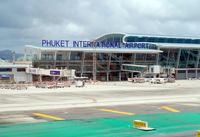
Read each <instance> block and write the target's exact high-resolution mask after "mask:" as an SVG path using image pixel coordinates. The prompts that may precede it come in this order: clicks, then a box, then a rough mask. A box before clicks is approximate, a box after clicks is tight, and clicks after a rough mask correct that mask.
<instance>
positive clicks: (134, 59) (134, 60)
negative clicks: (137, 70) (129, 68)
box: [133, 53, 136, 64]
mask: <svg viewBox="0 0 200 137" xmlns="http://www.w3.org/2000/svg"><path fill="white" fill-rule="evenodd" d="M135 62H136V53H134V58H133V64H135Z"/></svg>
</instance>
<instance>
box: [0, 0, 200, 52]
mask: <svg viewBox="0 0 200 137" xmlns="http://www.w3.org/2000/svg"><path fill="white" fill-rule="evenodd" d="M199 5H200V1H199V0H190V1H188V0H176V1H174V0H126V1H124V0H101V1H99V0H59V1H57V0H51V1H49V0H42V1H39V0H29V1H27V0H12V1H11V0H1V1H0V19H1V21H0V32H1V33H0V40H1V43H0V47H1V49H5V48H12V49H16V50H18V51H23V48H22V47H23V45H25V44H27V43H28V44H31V43H33V44H37V45H39V44H40V42H41V40H42V39H44V38H48V39H71V40H73V39H94V38H95V37H98V36H100V35H102V34H105V33H112V32H121V33H133V34H138V33H139V34H154V35H157V34H158V35H160V34H162V35H183V36H188V35H190V36H197V37H198V36H199V35H200V31H198V30H199V28H200V14H199V13H200V8H199Z"/></svg>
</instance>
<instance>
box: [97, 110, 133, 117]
mask: <svg viewBox="0 0 200 137" xmlns="http://www.w3.org/2000/svg"><path fill="white" fill-rule="evenodd" d="M99 110H101V111H104V112H111V113H117V114H122V115H129V116H132V115H134V113H130V112H123V111H117V110H113V109H99Z"/></svg>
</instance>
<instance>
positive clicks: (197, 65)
mask: <svg viewBox="0 0 200 137" xmlns="http://www.w3.org/2000/svg"><path fill="white" fill-rule="evenodd" d="M199 59H200V50H198V56H197V61H196V66H195V67H196V78H198V67H199Z"/></svg>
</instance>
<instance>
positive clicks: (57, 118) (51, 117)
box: [33, 113, 65, 120]
mask: <svg viewBox="0 0 200 137" xmlns="http://www.w3.org/2000/svg"><path fill="white" fill-rule="evenodd" d="M33 115H35V116H39V117H45V118H50V119H54V120H65V119H64V118H60V117H56V116H51V115H47V114H42V113H33Z"/></svg>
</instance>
